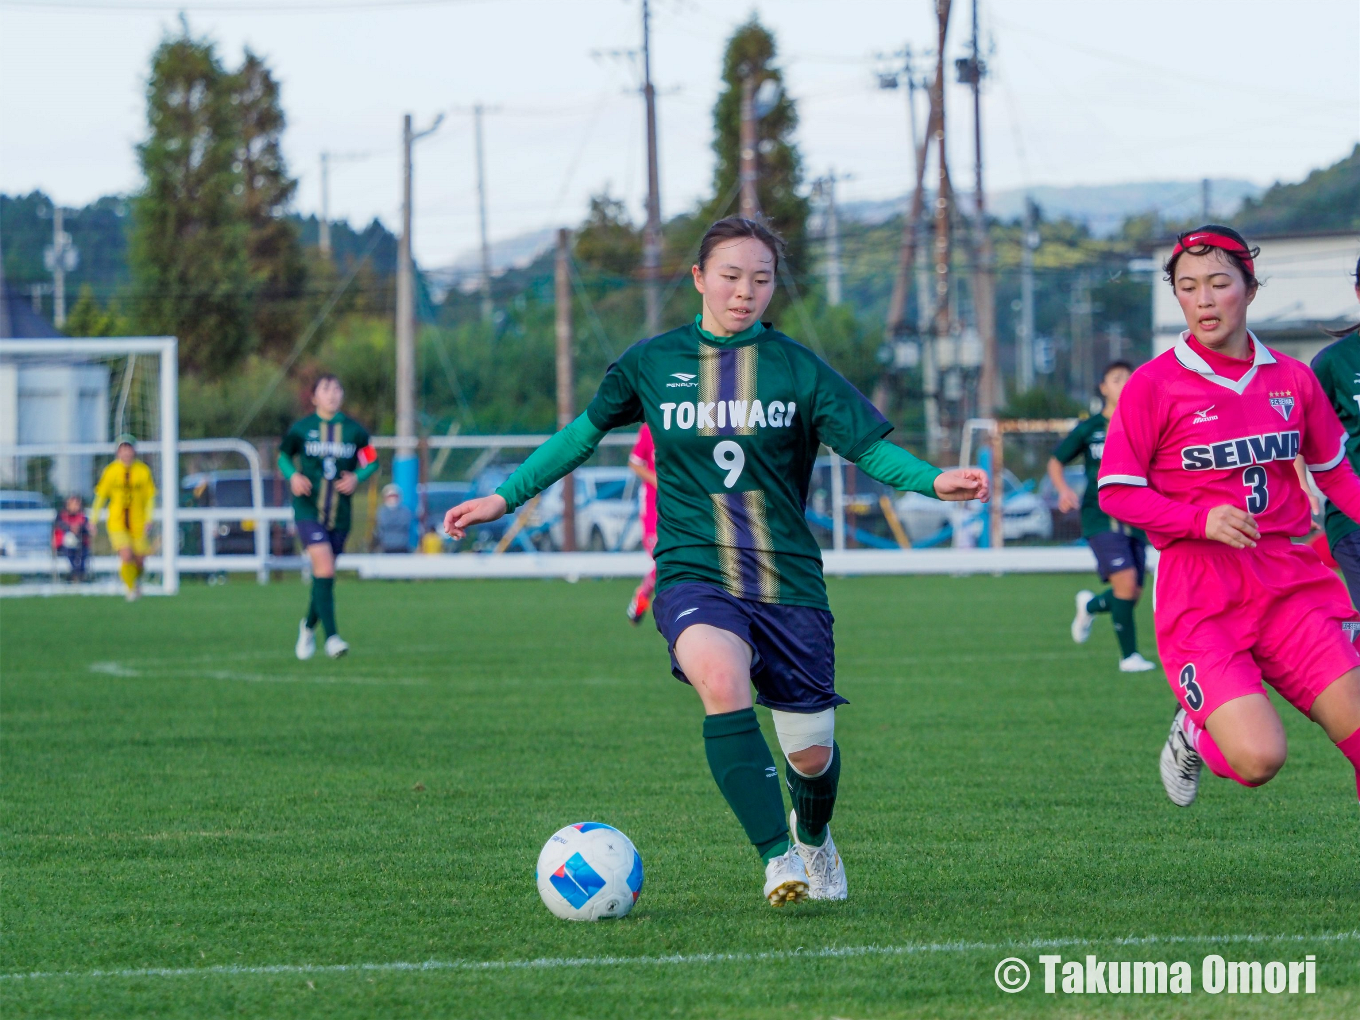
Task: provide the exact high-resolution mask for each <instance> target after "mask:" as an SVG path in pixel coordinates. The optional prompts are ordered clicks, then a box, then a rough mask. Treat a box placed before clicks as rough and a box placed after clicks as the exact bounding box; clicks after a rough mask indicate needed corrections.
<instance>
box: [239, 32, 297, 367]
mask: <svg viewBox="0 0 1360 1020" xmlns="http://www.w3.org/2000/svg"><path fill="white" fill-rule="evenodd" d="M226 84H227V87H228V88H229V89H230V91H231V104H232V108H233V110H234V112H235V115H236V118H237V121H238V129H237V130H238V134H239V138H238V144H237V150H236V161H235V164H234V165H233V169H234V170H236V172H237V173H238V174H239V176H240V181H239V183H238V185H237V189H236V190H237V191H238V193H239V198H240V201H241V204H242V206H243V211H244V214H245V220H246V226H247V229H248V231H249V234H248V237H247V241H246V256H247V259H248V260H249V264H250V275H251V278H252V281H253V283H254V286H255V288H256V290H255V307H254V314H253V317H252V325H253V327H254V333H255V336H256V339H257V340H258V343H259V346H260V347H261V348H262V349H263V351H264V352H265V353H270V354H273V353H278V352H286V351H288V350H289V349H290V348H291V347H292V345H293V342H294V341H295V340H296V339H297V337H298V334H299V333H300V332H301V331H302V329H303V322H302V319H303V317H304V315H305V311H306V309H305V308H304V302H305V296H306V285H307V264H306V262H305V261H304V259H303V254H302V244H301V241H300V238H299V230H298V226H297V224H296V222H294V221H293V220H292V219H290V218H289V217H288V216H287V210H288V206H289V204H290V203H291V202H292V199H293V193H294V192H295V191H296V190H297V181H296V180H294V179H293V178H292V177H290V176H288V166H287V163H286V162H285V160H284V157H283V146H282V138H283V128H284V125H285V123H286V118H285V116H284V113H283V107H282V106H281V105H280V102H279V84H278V82H277V81H276V80H275V78H274V76H273V74H271V73H270V70H269V68H268V67H267V66H266V65H265V63H264V61H263V60H261V59H260V58H259V57H258V56H256V55H255V54H254V53H252V52H251V51H250V50H249V49H247V50H246V52H245V59H244V61H243V62H242V64H241V69H240V70H239V71H237V72H236V73H235V74H233V75H231V76H230V79H229V81H228V82H227V83H226Z"/></svg>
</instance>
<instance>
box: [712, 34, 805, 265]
mask: <svg viewBox="0 0 1360 1020" xmlns="http://www.w3.org/2000/svg"><path fill="white" fill-rule="evenodd" d="M776 52H777V51H776V47H775V40H774V35H773V34H772V33H771V32H770V31H769V30H768V29H767V28H765V27H764V26H763V25H762V24H760V22H759V21H758V20H757V19H756V17H755V16H754V15H753V16H752V18H751V20H750V21H748V22H747V23H746V24H745V25H742V26H741V27H740V28H738V29H737V31H736V33H735V34H734V35H733V36H732V38H731V39H730V40H729V41H728V43H727V52H726V53H725V54H724V56H723V70H722V77H723V83H724V86H725V87H724V88H723V91H722V92H721V93H720V94H719V95H718V102H717V104H716V105H715V106H714V107H713V128H714V139H713V151H714V153H715V154H716V155H717V157H718V162H717V166H716V167H715V168H714V171H713V199H712V200H711V201H710V203H709V204H708V206H707V207H706V208H705V210H704V212H705V213H706V215H707V216H708V218H709V219H711V220H712V219H718V218H719V217H722V216H731V215H734V214H736V212H737V211H738V209H739V208H740V206H739V196H738V193H737V183H738V181H739V180H740V177H741V93H742V78H743V77H744V76H745V75H747V74H749V75H751V76H752V77H753V78H754V80H755V84H756V86H757V87H759V86H760V84H761V83H762V82H764V81H766V80H773V81H774V82H775V83H776V84H778V85H779V86H780V89H779V98H778V100H777V101H776V102H775V103H774V105H773V106H772V107H771V108H770V109H769V110H768V111H766V112H765V115H764V116H763V117H760V118H759V120H758V121H757V123H756V139H757V146H756V150H757V157H756V160H757V167H758V180H757V186H756V193H757V195H758V196H759V199H760V211H761V214H762V215H763V216H764V217H765V219H766V220H767V221H769V223H770V224H771V226H773V227H774V228H775V229H776V230H778V231H779V233H780V234H782V235H783V237H784V240H785V241H786V242H787V243H788V251H789V259H790V261H791V262H792V263H793V264H794V265H798V264H799V263H800V261H801V257H802V253H803V241H804V235H805V231H806V224H807V216H808V200H807V199H806V198H804V197H803V196H802V195H800V194H799V193H798V188H799V186H800V185H801V184H802V182H803V159H802V156H801V155H800V154H799V152H798V147H797V146H796V145H795V144H794V142H793V138H792V136H793V131H794V128H796V127H797V126H798V110H797V108H796V107H795V105H794V102H793V100H792V99H790V98H789V97H788V95H787V94H786V93H785V92H784V89H783V84H784V76H783V72H782V71H780V69H779V68H778V67H777V66H775V64H774V59H775V55H776Z"/></svg>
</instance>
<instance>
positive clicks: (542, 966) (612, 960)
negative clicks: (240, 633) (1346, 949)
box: [0, 931, 1360, 981]
mask: <svg viewBox="0 0 1360 1020" xmlns="http://www.w3.org/2000/svg"><path fill="white" fill-rule="evenodd" d="M1234 942H1260V943H1270V942H1296V943H1300V944H1305V945H1309V944H1313V943H1321V942H1360V931H1343V932H1331V933H1325V934H1321V935H1146V936H1138V937H1130V938H1109V939H1034V940H1032V941H1029V942H927V943H918V944H915V945H901V946H828V947H826V948H825V949H790V950H775V951H771V952H766V953H676V954H674V955H669V956H584V957H540V958H538V959H536V960H426V961H425V962H423V963H407V962H393V963H330V964H308V963H276V964H270V965H266V966H253V967H252V966H248V965H244V964H230V965H224V966H212V967H142V968H136V969H130V970H63V971H31V972H29V973H15V974H0V981H36V980H42V979H45V978H58V979H65V980H82V979H83V980H93V979H95V978H158V977H163V978H175V977H203V976H227V977H236V976H247V977H249V976H255V975H270V974H373V973H389V972H406V971H499V970H507V971H517V970H555V969H558V968H567V967H625V966H634V967H665V966H679V965H683V964H714V963H759V962H764V961H767V960H791V959H805V960H809V959H812V960H816V959H841V958H845V957H855V956H916V955H926V954H932V953H978V952H1013V951H1015V950H1020V949H1060V948H1064V947H1072V946H1153V945H1180V944H1185V943H1189V944H1195V945H1201V944H1210V945H1212V944H1224V943H1234Z"/></svg>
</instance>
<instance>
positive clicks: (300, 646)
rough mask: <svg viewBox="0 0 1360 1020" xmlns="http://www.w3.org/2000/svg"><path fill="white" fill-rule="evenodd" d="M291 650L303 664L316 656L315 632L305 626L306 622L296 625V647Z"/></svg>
mask: <svg viewBox="0 0 1360 1020" xmlns="http://www.w3.org/2000/svg"><path fill="white" fill-rule="evenodd" d="M293 650H294V651H295V652H297V657H298V658H299V659H301V660H302V661H303V662H306V661H307V660H308V659H310V658H311V657H312V656H313V655H315V654H316V631H314V630H312V628H311V627H308V626H307V621H306V620H303V621H302V622H301V623H299V624H298V639H297V647H296V648H295V649H293Z"/></svg>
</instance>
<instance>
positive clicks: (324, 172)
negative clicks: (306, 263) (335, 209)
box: [318, 152, 331, 258]
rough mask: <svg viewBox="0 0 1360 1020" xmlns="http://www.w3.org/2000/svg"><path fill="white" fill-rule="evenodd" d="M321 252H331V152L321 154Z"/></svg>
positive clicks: (327, 254)
mask: <svg viewBox="0 0 1360 1020" xmlns="http://www.w3.org/2000/svg"><path fill="white" fill-rule="evenodd" d="M318 240H319V242H320V247H321V254H322V255H325V256H327V257H328V258H329V257H330V253H331V154H330V153H329V152H323V153H322V154H321V227H320V236H319V238H318Z"/></svg>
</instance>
